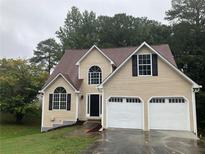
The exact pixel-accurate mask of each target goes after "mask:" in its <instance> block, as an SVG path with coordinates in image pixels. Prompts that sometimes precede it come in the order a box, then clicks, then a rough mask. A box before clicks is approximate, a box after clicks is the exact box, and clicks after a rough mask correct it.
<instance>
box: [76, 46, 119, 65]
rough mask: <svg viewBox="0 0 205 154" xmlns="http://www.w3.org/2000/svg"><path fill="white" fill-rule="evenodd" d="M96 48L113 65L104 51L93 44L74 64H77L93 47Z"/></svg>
mask: <svg viewBox="0 0 205 154" xmlns="http://www.w3.org/2000/svg"><path fill="white" fill-rule="evenodd" d="M94 48H96V49H97V50H98V51H99V52H100V53H101V54H102V55H103V56H104V57H105V58H106V59H108V60H109V61H110V63H111V64H112V65H115V63H114V62H113V61H112V60H111V59H110V58H109V57H108V56H107V55H106V54H105V53H104V52H102V50H100V48H98V47H97V46H96V45H95V44H94V45H93V46H92V47H91V48H90V49H89V50H88V51H87V52H86V53H85V54H84V55H83V56H82V57H81V58H80V59H79V60H78V61H77V62H76V65H79V64H80V62H81V61H82V60H83V59H84V58H85V57H86V56H87V55H88V54H89V53H90V52H91V51H92V50H93V49H94Z"/></svg>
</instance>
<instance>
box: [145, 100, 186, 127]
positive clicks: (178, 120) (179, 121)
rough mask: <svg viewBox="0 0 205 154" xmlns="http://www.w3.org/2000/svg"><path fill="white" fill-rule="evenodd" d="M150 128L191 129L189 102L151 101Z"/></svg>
mask: <svg viewBox="0 0 205 154" xmlns="http://www.w3.org/2000/svg"><path fill="white" fill-rule="evenodd" d="M149 105H150V107H149V108H150V109H149V110H150V111H149V112H150V114H149V118H150V129H162V130H190V127H189V114H188V103H187V102H184V103H169V102H168V100H167V101H166V102H164V103H150V104H149Z"/></svg>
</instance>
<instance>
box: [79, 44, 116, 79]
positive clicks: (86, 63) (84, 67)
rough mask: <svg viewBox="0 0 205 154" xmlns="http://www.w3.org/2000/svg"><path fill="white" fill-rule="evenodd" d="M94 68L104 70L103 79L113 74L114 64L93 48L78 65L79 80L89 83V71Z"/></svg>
mask: <svg viewBox="0 0 205 154" xmlns="http://www.w3.org/2000/svg"><path fill="white" fill-rule="evenodd" d="M92 66H98V67H99V68H100V69H101V70H102V79H105V77H107V76H108V75H109V74H110V73H111V72H112V64H111V61H110V60H109V59H107V58H106V57H105V56H104V55H103V54H102V53H101V52H99V50H98V49H97V48H92V49H91V50H90V51H89V53H88V54H87V55H86V56H85V57H84V58H83V59H82V60H81V61H80V63H79V65H78V78H79V79H84V81H85V82H86V81H88V70H89V68H91V67H92Z"/></svg>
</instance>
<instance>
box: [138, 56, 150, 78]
mask: <svg viewBox="0 0 205 154" xmlns="http://www.w3.org/2000/svg"><path fill="white" fill-rule="evenodd" d="M141 55H149V56H150V75H141V74H140V73H139V70H140V69H139V68H140V65H141V64H139V56H141ZM147 65H149V64H147ZM137 74H138V76H144V77H146V76H152V54H151V53H144V54H138V55H137Z"/></svg>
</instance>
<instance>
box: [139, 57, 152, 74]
mask: <svg viewBox="0 0 205 154" xmlns="http://www.w3.org/2000/svg"><path fill="white" fill-rule="evenodd" d="M138 59H139V60H138V70H139V73H138V74H139V75H151V74H152V60H151V54H144V55H138Z"/></svg>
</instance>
